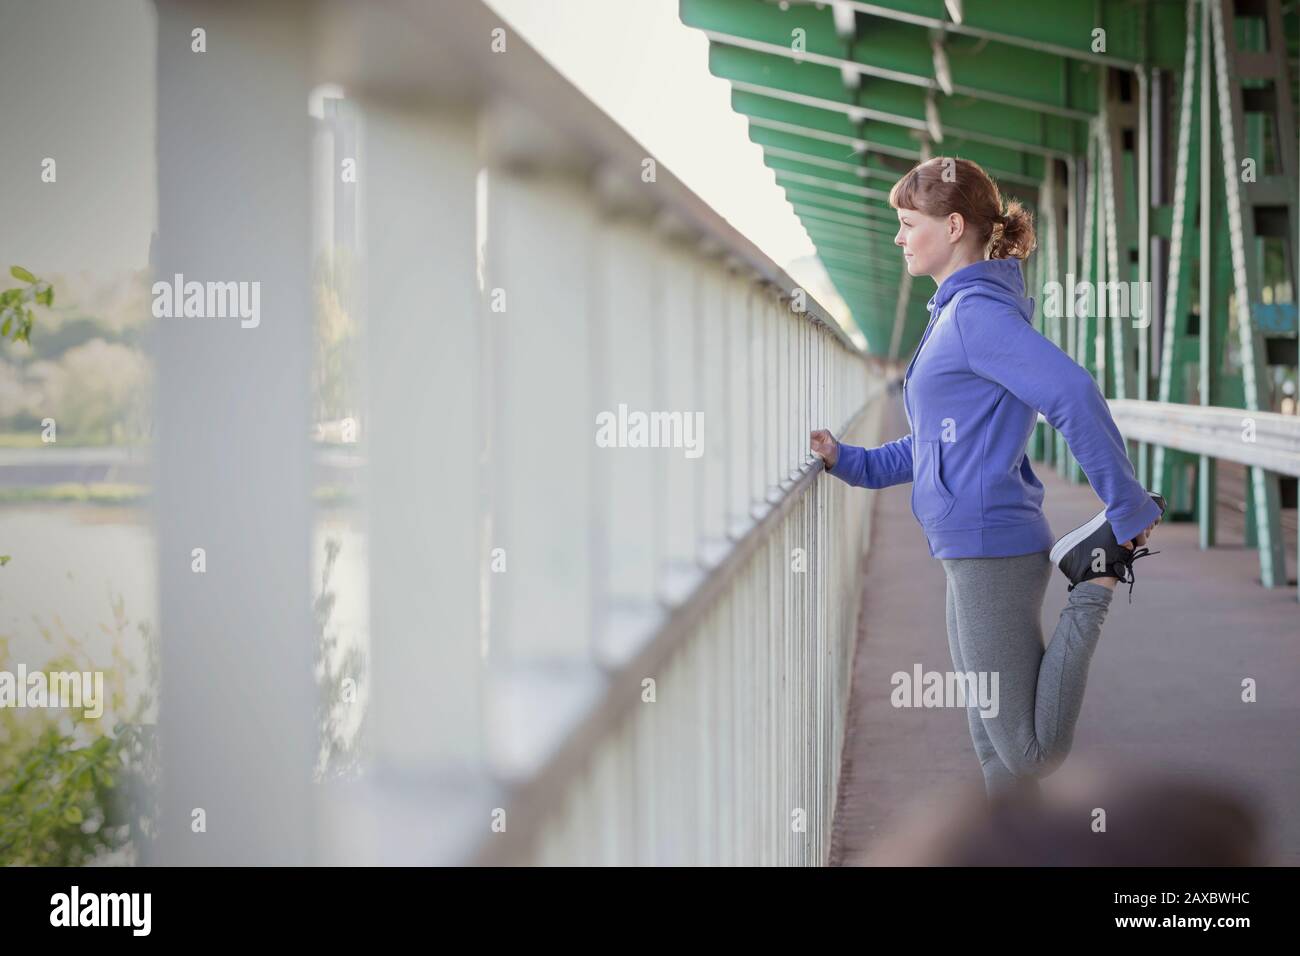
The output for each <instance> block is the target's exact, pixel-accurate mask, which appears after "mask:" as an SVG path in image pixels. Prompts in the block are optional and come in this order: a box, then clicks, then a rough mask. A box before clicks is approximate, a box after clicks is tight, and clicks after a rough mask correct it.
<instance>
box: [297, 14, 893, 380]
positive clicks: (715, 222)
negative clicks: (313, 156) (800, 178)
mask: <svg viewBox="0 0 1300 956" xmlns="http://www.w3.org/2000/svg"><path fill="white" fill-rule="evenodd" d="M322 9H323V10H325V11H328V13H327V15H326V18H325V20H326V28H325V31H324V35H325V36H326V41H325V42H324V43H323V44H322V46H323V48H324V50H326V51H330V50H335V49H337V50H343V51H348V50H350V48H351V46H350V44H349V43H348V42H343V40H344V38H351V39H352V40H353V41H354V42H356V43H360V44H361V45H362V46H363V47H364V46H366V45H368V44H370V43H381V44H382V43H385V38H387V40H393V39H396V40H398V41H400V42H399V43H397V44H391V43H389V44H386V45H385V52H384V55H383V56H382V57H376V58H372V57H370V56H366V55H362V56H356V55H345V56H342V57H339V58H337V59H335V58H333V57H331V56H329V55H328V53H327V54H326V55H324V56H322V57H321V58H320V62H319V63H318V65H317V67H316V68H317V70H318V71H319V72H320V77H319V78H320V80H321V81H322V82H325V81H332V82H340V81H341V82H342V83H343V84H344V86H345V88H348V89H349V93H351V88H353V87H355V88H357V89H371V90H385V91H386V90H387V89H389V88H391V86H392V84H393V82H394V77H400V78H401V81H402V83H403V84H410V85H415V86H420V87H421V91H420V92H421V96H423V95H424V94H425V88H424V84H429V87H428V89H433V90H440V91H443V92H442V94H441V95H442V97H444V98H446V99H449V100H451V101H453V102H454V105H455V106H456V107H457V108H461V109H464V108H480V109H490V108H492V107H493V105H494V104H496V103H499V102H501V101H506V100H508V101H509V102H510V103H511V104H513V105H515V106H519V107H522V108H524V112H523V113H520V112H512V113H511V122H512V124H515V125H520V126H524V128H525V129H526V128H527V116H528V114H531V115H532V116H534V117H536V116H544V117H545V118H546V126H547V127H548V128H550V129H553V130H554V131H555V132H557V133H559V134H560V140H559V141H556V142H554V143H552V144H550V145H551V146H552V147H553V148H549V149H546V150H538V149H536V148H535V147H536V140H535V139H530V138H529V137H530V136H531V135H533V132H532V131H529V132H528V133H524V134H523V136H522V139H520V140H516V139H514V136H515V135H516V134H515V133H514V132H512V133H511V134H510V135H509V136H503V137H502V142H499V143H497V144H495V146H496V148H497V149H500V150H504V151H506V152H510V151H512V150H515V149H519V148H520V146H521V145H523V146H524V149H523V150H521V151H520V152H519V154H518V160H519V162H520V163H521V164H525V165H530V166H537V165H542V166H546V165H556V164H558V165H561V166H575V165H576V166H580V167H585V171H586V172H588V173H594V174H596V175H594V176H593V179H594V180H595V181H597V182H598V183H599V186H600V188H601V189H603V190H606V191H608V192H610V193H612V194H616V195H617V196H618V197H619V198H620V199H621V200H622V201H625V202H626V203H627V204H628V205H629V206H631V207H633V208H635V207H638V206H641V207H643V208H644V211H645V212H647V213H650V214H652V215H653V214H659V215H665V214H666V215H667V216H669V217H676V218H677V219H678V220H679V221H680V223H681V224H682V225H684V226H686V227H687V228H688V229H689V230H690V231H693V232H695V233H697V234H698V237H699V239H700V240H701V242H702V243H703V244H704V245H705V246H712V247H714V248H715V249H716V250H717V251H718V252H719V253H722V254H725V255H726V256H727V257H728V258H730V259H732V260H733V261H734V262H736V264H738V265H743V266H744V267H747V268H748V269H749V270H750V271H752V272H753V273H754V274H755V275H756V277H757V278H758V279H759V280H760V281H763V282H766V283H768V284H770V285H771V286H773V287H774V289H775V290H776V291H778V292H779V293H780V294H781V296H783V297H784V298H786V299H789V298H790V297H791V296H792V295H793V294H794V292H795V291H796V290H802V291H803V292H804V294H805V297H806V305H807V310H806V315H807V318H808V320H809V321H810V322H812V323H814V324H816V325H823V326H825V327H826V328H828V329H829V330H830V331H831V332H832V333H833V334H834V335H835V337H836V339H837V340H838V341H839V342H840V344H841V345H843V346H844V348H845V349H847V350H848V351H849V352H851V353H853V354H854V355H857V356H859V357H861V358H862V359H864V360H866V359H868V358H869V356H868V354H867V352H866V351H865V350H864V349H862V348H859V347H858V346H857V345H856V344H855V343H854V342H853V340H852V339H850V338H849V337H848V336H847V335H846V334H845V333H844V330H843V329H842V328H841V327H840V324H839V322H837V321H836V320H835V318H834V317H832V316H831V314H830V313H829V312H828V311H827V310H826V308H825V307H824V306H822V305H821V303H819V302H817V301H816V299H814V298H813V296H812V295H811V293H809V291H808V290H807V289H804V288H803V287H802V286H800V285H799V284H798V283H796V282H795V281H794V279H792V278H791V277H790V275H789V274H788V273H787V272H786V271H785V270H784V269H782V268H781V267H780V266H778V265H777V264H776V263H775V262H773V261H772V259H771V258H769V257H768V255H767V254H766V253H765V252H763V250H762V249H760V248H759V247H758V246H757V245H755V244H754V243H753V242H752V241H751V240H750V239H749V238H748V237H746V236H745V235H743V234H742V233H740V232H739V231H738V230H737V229H736V228H735V227H734V226H732V225H731V224H730V223H729V222H727V220H726V219H724V218H723V217H722V216H721V215H719V214H718V212H717V211H716V210H714V209H713V207H712V206H710V205H709V204H708V203H707V202H705V201H704V200H703V199H701V198H700V197H699V196H698V195H697V194H696V193H695V192H694V191H693V190H692V189H691V188H690V187H689V186H687V185H686V184H685V183H683V182H682V181H681V180H680V179H678V178H677V177H676V176H674V175H673V174H672V172H671V171H669V170H668V169H667V168H666V167H665V166H664V165H663V164H662V163H659V162H658V160H657V159H656V169H655V184H654V198H653V199H648V198H646V189H645V186H646V184H645V183H643V182H642V181H641V163H642V160H644V159H647V158H649V159H655V156H654V154H653V153H652V152H651V151H650V150H648V149H646V148H645V147H644V146H643V145H641V144H640V143H639V142H637V140H636V139H634V138H633V137H632V135H631V134H629V133H628V132H627V131H626V130H625V129H623V127H622V126H620V125H619V124H618V123H617V122H615V121H614V120H613V118H611V117H610V116H609V115H608V114H606V113H605V112H604V111H603V110H601V109H600V107H599V106H597V105H596V104H595V103H593V102H592V101H591V100H590V99H589V98H588V97H587V96H585V95H584V94H583V93H582V92H581V91H580V90H578V88H577V87H575V86H574V85H573V84H572V83H570V82H569V80H568V79H567V78H565V77H564V76H563V75H561V74H560V73H559V71H557V70H556V69H555V68H554V67H552V66H551V65H550V64H549V63H548V62H547V61H546V60H545V59H544V58H543V57H542V56H541V54H539V53H538V52H537V51H536V50H534V49H533V48H532V47H531V46H530V45H529V44H528V43H527V42H526V41H525V40H524V39H523V38H522V37H520V36H519V35H518V34H517V33H516V32H515V31H514V29H513V27H511V26H510V25H509V24H508V23H507V22H506V21H505V20H504V18H502V17H499V16H497V15H496V14H495V13H493V12H492V11H491V10H489V9H488V8H487V7H486V6H485V5H483V4H481V3H463V4H462V3H457V4H455V14H454V16H449V15H448V11H447V9H446V5H444V4H443V3H430V2H428V0H388V2H386V3H383V4H364V5H362V4H326V5H324V6H323V8H322ZM395 19H400V20H401V21H402V22H401V23H394V22H393V21H394V20H395ZM496 27H504V28H506V29H507V31H508V33H507V44H508V49H509V52H508V53H507V54H503V55H500V56H494V57H484V56H482V54H481V52H480V51H481V49H482V46H483V44H485V43H487V42H488V40H489V38H490V37H491V31H492V30H493V29H494V28H496ZM336 38H337V39H336ZM471 51H472V52H471ZM498 62H499V63H500V66H499V67H497V65H496V64H497V63H498ZM534 125H535V121H534ZM537 133H541V131H540V130H539V131H537ZM507 140H508V141H509V143H508V144H507Z"/></svg>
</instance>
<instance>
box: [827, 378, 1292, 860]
mask: <svg viewBox="0 0 1300 956" xmlns="http://www.w3.org/2000/svg"><path fill="white" fill-rule="evenodd" d="M892 401H893V407H892V408H890V409H888V410H887V411H886V413H885V417H884V421H885V431H884V432H883V434H882V439H884V438H894V437H897V436H899V435H903V434H906V431H907V422H906V420H905V418H904V417H903V414H902V409H901V406H900V405H899V404H898V401H897V399H893V400H892ZM1035 471H1036V472H1037V473H1038V474H1039V477H1040V478H1041V480H1042V481H1043V484H1044V485H1045V487H1046V489H1047V495H1046V499H1045V505H1046V510H1047V515H1048V519H1049V521H1050V522H1051V525H1052V530H1053V531H1054V532H1055V533H1056V534H1058V535H1059V534H1063V533H1064V532H1066V531H1068V530H1069V529H1070V528H1073V527H1075V526H1076V525H1078V524H1080V523H1081V522H1083V521H1084V520H1086V519H1087V518H1089V517H1090V516H1091V515H1093V514H1095V513H1096V511H1097V509H1098V508H1099V507H1100V503H1099V501H1098V499H1097V497H1096V495H1095V493H1094V492H1093V491H1092V489H1091V487H1089V486H1088V485H1087V484H1083V485H1071V484H1069V483H1067V482H1065V481H1064V480H1062V479H1061V478H1059V477H1058V476H1057V475H1056V473H1055V471H1053V470H1051V469H1050V468H1048V467H1046V466H1044V467H1042V468H1035ZM910 493H911V486H910V485H897V486H895V487H893V488H887V489H884V490H882V491H880V492H879V493H878V494H877V496H876V505H875V507H876V514H875V519H874V522H873V531H872V545H871V552H870V557H869V560H868V563H867V567H866V582H865V588H864V591H863V602H862V609H861V610H862V613H861V617H860V624H859V631H858V643H857V648H856V656H855V660H854V665H853V669H854V673H853V678H852V679H853V689H852V694H851V699H850V708H849V709H850V713H849V727H848V732H847V737H846V741H845V746H844V762H843V766H842V773H841V780H840V792H839V796H838V800H837V809H836V818H835V826H834V835H833V838H832V849H831V862H832V864H839V865H852V864H854V863H856V862H860V860H861V856H862V854H863V853H865V852H866V851H869V850H870V849H871V848H872V847H873V845H874V844H875V843H876V841H878V840H879V839H881V838H882V837H884V836H887V835H889V834H890V833H891V832H893V831H894V830H895V829H896V828H897V827H898V825H899V821H900V820H901V819H902V817H901V816H900V814H902V813H903V811H914V810H915V809H916V808H917V807H918V805H922V804H924V803H925V802H928V801H934V800H936V799H939V798H940V797H942V796H943V794H944V793H945V792H950V791H951V789H952V787H953V786H954V785H958V784H966V785H978V784H979V783H980V781H981V780H982V777H981V775H980V770H979V763H978V761H977V760H976V758H975V753H974V750H973V748H972V746H971V741H970V733H969V730H968V727H967V723H966V715H965V713H964V712H963V710H961V709H959V708H947V709H945V708H932V709H926V708H895V707H893V706H891V704H890V701H889V696H890V692H891V690H892V689H893V688H892V686H891V684H890V676H891V675H892V674H893V673H894V672H896V671H907V672H909V673H910V672H911V671H912V669H913V667H914V666H915V665H916V664H918V663H919V664H920V665H921V666H922V669H923V670H937V671H949V670H951V669H952V660H951V657H950V656H949V652H948V643H947V637H946V632H945V624H944V621H945V614H944V592H945V581H944V573H943V567H942V565H941V564H940V563H939V561H937V560H935V559H933V558H931V557H930V555H929V550H928V548H927V547H926V544H925V539H924V537H923V536H922V533H921V529H920V527H919V526H918V525H917V523H916V521H915V519H914V518H913V516H912V513H911V510H910ZM1288 523H1289V524H1293V522H1288ZM1149 546H1150V547H1151V548H1152V549H1153V550H1159V551H1161V552H1162V553H1161V554H1159V555H1153V556H1150V557H1147V558H1144V559H1142V560H1141V561H1140V562H1139V563H1138V564H1137V566H1136V570H1137V585H1136V587H1135V588H1134V591H1133V603H1132V604H1131V605H1130V604H1129V603H1128V585H1126V584H1121V585H1119V587H1118V588H1117V590H1116V592H1115V599H1114V601H1113V603H1112V604H1111V610H1110V614H1109V616H1108V618H1107V622H1106V629H1105V631H1104V632H1103V634H1102V639H1101V643H1100V645H1099V646H1098V649H1097V653H1096V655H1095V656H1094V658H1093V662H1092V668H1091V671H1090V674H1089V678H1088V691H1087V697H1086V698H1085V700H1084V705H1083V712H1082V714H1081V715H1080V718H1079V723H1078V727H1077V730H1076V734H1075V745H1074V750H1073V751H1072V755H1071V759H1076V758H1077V759H1079V760H1087V761H1088V762H1089V763H1091V764H1095V765H1098V766H1101V767H1106V766H1107V765H1108V764H1110V765H1115V766H1122V765H1132V764H1134V763H1136V764H1138V765H1146V766H1153V767H1162V768H1176V769H1177V770H1178V771H1179V772H1184V771H1185V772H1188V773H1193V774H1196V775H1197V776H1198V777H1199V778H1200V779H1208V780H1211V781H1216V782H1223V783H1227V784H1230V785H1232V786H1233V787H1234V788H1238V789H1240V790H1242V791H1244V792H1245V793H1246V794H1247V795H1248V796H1251V797H1253V798H1254V799H1255V801H1256V803H1257V805H1258V806H1259V808H1260V810H1261V816H1262V818H1263V819H1262V822H1263V827H1264V840H1263V844H1264V846H1265V848H1266V849H1267V851H1268V852H1269V854H1270V857H1271V862H1275V863H1280V864H1288V865H1297V864H1300V604H1297V602H1296V592H1295V588H1294V586H1291V587H1287V588H1278V589H1273V590H1265V589H1264V588H1262V587H1260V585H1259V583H1258V578H1259V562H1258V558H1257V554H1256V552H1255V551H1252V550H1247V549H1244V548H1242V547H1240V546H1233V545H1228V546H1222V547H1217V548H1215V549H1213V550H1211V551H1201V550H1200V549H1199V547H1198V544H1197V530H1196V526H1195V525H1194V524H1187V523H1184V524H1173V523H1170V522H1166V523H1164V524H1162V525H1161V526H1160V528H1159V529H1158V530H1157V531H1156V533H1155V534H1154V535H1153V536H1152V539H1151V542H1150V545H1149ZM1287 547H1288V554H1290V555H1294V554H1295V541H1294V538H1292V540H1290V541H1289V542H1288V545H1287ZM1292 572H1293V573H1292V579H1294V569H1293V568H1292ZM1066 586H1067V582H1066V579H1065V577H1064V576H1063V575H1061V574H1060V573H1059V572H1056V576H1055V578H1054V580H1053V583H1052V584H1051V586H1050V587H1049V588H1048V593H1047V598H1046V600H1045V601H1044V606H1043V627H1044V633H1045V634H1047V635H1049V636H1050V634H1051V633H1052V629H1053V628H1054V626H1055V623H1056V620H1057V618H1058V617H1059V614H1060V611H1061V608H1062V607H1064V605H1065V599H1066ZM1246 677H1252V678H1254V679H1255V681H1256V683H1257V688H1258V702H1257V703H1249V704H1248V703H1243V702H1242V701H1241V694H1242V689H1241V682H1242V680H1243V679H1244V678H1246ZM1067 766H1068V762H1067Z"/></svg>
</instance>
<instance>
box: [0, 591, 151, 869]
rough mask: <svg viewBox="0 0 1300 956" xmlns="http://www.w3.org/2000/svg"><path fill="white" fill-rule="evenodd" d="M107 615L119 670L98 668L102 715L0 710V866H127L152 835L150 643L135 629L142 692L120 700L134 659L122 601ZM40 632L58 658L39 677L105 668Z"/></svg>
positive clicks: (0, 646) (0, 659) (71, 643)
mask: <svg viewBox="0 0 1300 956" xmlns="http://www.w3.org/2000/svg"><path fill="white" fill-rule="evenodd" d="M112 610H113V621H112V624H111V625H101V627H102V628H103V629H104V630H105V631H107V632H108V633H109V634H110V635H111V636H112V638H113V642H112V658H113V661H114V663H115V665H117V666H115V668H114V669H113V670H106V671H104V696H105V700H104V702H103V705H104V712H103V714H102V715H101V716H100V717H98V718H92V717H87V716H85V714H84V711H81V710H77V709H69V710H64V709H48V710H47V709H27V708H22V709H15V708H2V709H0V865H3V866H13V865H19V866H80V865H83V864H86V863H91V862H98V861H103V860H105V859H106V858H110V859H114V860H117V859H119V858H120V860H121V862H128V863H129V862H134V861H135V859H134V858H135V856H136V852H137V850H138V849H139V847H140V845H141V842H142V838H143V837H145V836H148V835H149V834H150V833H151V830H152V820H153V819H154V813H155V811H154V808H153V806H152V803H151V801H152V793H153V783H154V781H155V780H156V777H157V771H156V768H157V752H156V740H155V733H154V728H153V726H152V721H151V720H150V717H149V711H150V708H151V706H152V702H153V698H154V693H153V690H152V688H153V687H154V686H156V681H157V673H158V655H157V643H156V641H155V640H154V639H153V635H152V634H151V632H150V629H149V627H148V626H147V625H146V624H143V623H141V624H139V625H137V633H138V635H139V638H138V639H139V640H140V641H142V642H143V646H144V659H145V661H146V666H147V668H148V675H147V680H146V684H147V687H148V689H146V690H145V691H143V692H142V693H139V694H137V695H136V696H135V697H134V699H133V700H128V695H127V689H126V678H127V677H128V676H130V675H133V674H134V673H135V668H134V666H133V665H132V664H131V663H130V660H131V658H132V656H138V655H132V654H130V653H128V651H127V648H126V643H127V640H128V628H129V621H128V620H127V617H126V612H125V608H124V606H123V603H122V601H121V599H120V598H119V599H117V600H116V601H115V602H114V603H113V606H112ZM55 620H56V621H57V618H56V619H55ZM42 631H43V633H44V635H45V638H46V640H47V641H48V642H49V643H50V644H52V645H53V646H54V647H55V649H56V653H55V655H54V656H53V657H51V658H50V659H49V660H47V661H46V662H45V663H44V664H42V665H41V667H40V668H39V669H40V670H43V671H95V670H102V669H103V668H102V667H101V666H100V665H99V664H97V662H95V661H93V660H92V659H91V658H90V657H89V655H87V654H86V652H85V651H84V649H83V647H82V644H81V642H80V641H79V640H77V639H76V638H75V637H73V636H72V635H70V634H68V633H67V632H66V631H64V630H60V631H58V632H57V633H55V632H53V631H51V630H49V629H47V628H42ZM8 658H9V651H8V640H7V639H6V638H3V637H0V669H3V670H10V671H12V670H13V669H14V667H13V666H11V664H10V662H9V660H8ZM32 669H34V668H32ZM110 728H111V729H110Z"/></svg>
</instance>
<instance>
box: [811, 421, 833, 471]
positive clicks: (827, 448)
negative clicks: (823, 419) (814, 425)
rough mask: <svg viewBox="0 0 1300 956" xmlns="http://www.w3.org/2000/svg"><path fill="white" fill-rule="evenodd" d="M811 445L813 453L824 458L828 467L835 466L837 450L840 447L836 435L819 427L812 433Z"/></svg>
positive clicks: (823, 460)
mask: <svg viewBox="0 0 1300 956" xmlns="http://www.w3.org/2000/svg"><path fill="white" fill-rule="evenodd" d="M810 445H811V447H812V451H813V454H814V455H816V456H817V457H818V458H820V459H821V460H822V462H823V463H825V464H826V466H827V467H828V468H830V467H834V465H835V461H836V458H837V457H838V456H837V454H836V452H837V450H838V448H839V446H838V444H837V443H836V441H835V436H834V435H832V434H831V433H830V432H828V431H827V430H826V429H824V428H819V429H817V430H816V431H814V432H813V433H812V435H811V439H810Z"/></svg>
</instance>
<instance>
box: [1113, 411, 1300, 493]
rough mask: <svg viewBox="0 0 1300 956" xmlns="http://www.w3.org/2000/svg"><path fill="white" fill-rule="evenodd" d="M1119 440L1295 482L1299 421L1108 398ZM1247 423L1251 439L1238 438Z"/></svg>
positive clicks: (1299, 446) (1299, 469)
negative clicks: (1260, 470) (1240, 466)
mask: <svg viewBox="0 0 1300 956" xmlns="http://www.w3.org/2000/svg"><path fill="white" fill-rule="evenodd" d="M1110 408H1111V414H1112V415H1113V416H1114V418H1115V424H1116V425H1118V426H1119V430H1120V431H1121V432H1122V433H1123V434H1124V437H1125V438H1131V439H1134V440H1135V441H1144V442H1150V443H1151V444H1155V445H1163V446H1164V447H1166V448H1173V449H1177V450H1178V451H1186V452H1192V453H1194V454H1198V455H1209V456H1211V457H1213V458H1222V459H1224V460H1225V461H1235V462H1239V463H1241V464H1243V465H1254V466H1258V467H1260V468H1267V469H1268V470H1269V471H1275V472H1277V473H1278V474H1282V475H1291V476H1297V477H1300V417H1297V416H1295V415H1283V414H1281V413H1279V412H1259V411H1251V410H1250V409H1246V408H1225V407H1223V406H1218V405H1181V404H1176V403H1173V402H1152V401H1140V400H1137V399H1111V400H1110ZM1247 422H1249V423H1251V425H1250V427H1251V428H1252V429H1253V431H1252V432H1251V435H1252V438H1251V439H1246V438H1245V437H1243V431H1244V425H1245V423H1247Z"/></svg>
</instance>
